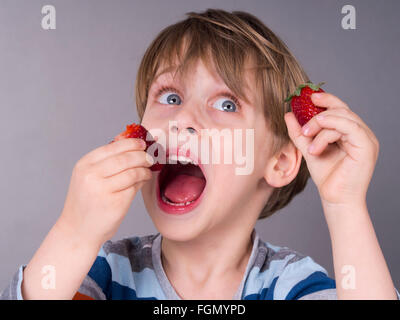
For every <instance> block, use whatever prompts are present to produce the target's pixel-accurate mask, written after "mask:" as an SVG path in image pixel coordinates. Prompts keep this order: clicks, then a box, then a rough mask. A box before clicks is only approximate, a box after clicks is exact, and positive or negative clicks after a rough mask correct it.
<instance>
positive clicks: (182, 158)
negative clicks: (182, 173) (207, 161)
mask: <svg viewBox="0 0 400 320" xmlns="http://www.w3.org/2000/svg"><path fill="white" fill-rule="evenodd" d="M168 160H169V163H170V161H174V163H175V162H176V163H177V162H178V161H179V163H181V164H188V163H192V164H196V165H197V163H196V162H195V161H193V160H192V159H190V158H188V157H185V156H181V155H180V156H178V155H176V154H171V155H170V156H169V157H168Z"/></svg>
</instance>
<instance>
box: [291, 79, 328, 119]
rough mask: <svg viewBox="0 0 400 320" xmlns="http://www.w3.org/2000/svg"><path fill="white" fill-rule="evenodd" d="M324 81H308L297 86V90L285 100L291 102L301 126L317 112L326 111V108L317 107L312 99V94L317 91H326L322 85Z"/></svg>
mask: <svg viewBox="0 0 400 320" xmlns="http://www.w3.org/2000/svg"><path fill="white" fill-rule="evenodd" d="M323 84H324V82H320V83H318V84H317V85H315V84H313V83H312V82H306V83H304V84H301V85H299V86H298V87H297V89H296V91H295V92H294V93H292V94H291V95H289V97H287V98H286V100H285V102H290V106H291V107H292V111H293V114H294V115H295V116H296V119H297V121H298V122H299V123H300V125H301V126H303V125H305V124H306V123H307V122H308V121H309V120H310V119H311V118H312V117H314V116H315V115H316V114H318V113H320V112H322V111H325V110H326V108H321V107H317V106H316V105H315V104H314V103H313V102H312V101H311V95H312V94H313V93H316V92H325V91H324V90H322V89H321V88H320V87H321V86H322V85H323Z"/></svg>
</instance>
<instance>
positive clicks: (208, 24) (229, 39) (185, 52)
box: [135, 9, 310, 219]
mask: <svg viewBox="0 0 400 320" xmlns="http://www.w3.org/2000/svg"><path fill="white" fill-rule="evenodd" d="M187 16H188V17H187V18H186V19H185V20H182V21H180V22H178V23H175V24H173V25H171V26H168V27H166V28H165V29H164V30H162V31H161V32H160V33H159V34H158V36H157V37H156V38H155V39H154V40H153V42H152V43H151V44H150V46H149V47H148V48H147V50H146V52H145V53H144V56H143V59H142V61H141V63H140V66H139V69H138V74H137V78H136V84H135V94H136V106H137V111H138V115H139V118H140V119H142V117H143V114H144V111H145V108H146V104H147V97H148V93H149V89H150V86H151V84H152V82H153V80H154V78H155V76H156V75H157V72H159V71H160V70H159V69H160V68H161V66H163V65H165V66H169V67H170V68H171V69H173V66H174V61H175V59H176V58H177V59H178V61H179V62H180V64H179V65H178V66H175V67H176V72H183V73H184V72H186V71H187V70H188V69H189V68H190V65H191V64H192V63H193V62H194V61H196V60H197V59H198V58H201V59H203V60H204V61H205V62H206V65H207V66H209V65H210V63H209V62H210V60H209V59H212V62H213V63H214V65H215V68H216V71H217V72H218V75H219V76H220V77H221V78H222V80H223V81H224V82H225V84H226V85H227V86H228V88H229V89H231V90H232V92H234V93H235V94H236V95H237V96H239V97H240V98H242V99H245V100H247V99H246V97H245V95H244V92H243V83H244V82H243V74H244V70H243V66H244V64H245V61H246V59H248V58H249V57H252V59H253V61H254V62H255V69H256V73H255V75H256V81H257V85H258V87H259V88H260V89H261V92H260V93H262V94H261V97H260V99H261V103H262V106H263V110H264V115H265V119H266V120H267V121H266V123H267V124H268V125H269V126H270V129H271V131H272V133H273V135H274V139H273V147H272V154H275V153H276V152H278V151H279V150H280V149H281V148H282V147H283V146H285V145H286V144H287V143H288V142H289V141H290V138H289V135H288V132H287V128H286V124H285V121H284V114H285V113H286V112H288V111H290V106H289V105H288V103H285V102H284V100H285V98H286V96H287V95H288V93H289V92H293V91H294V90H295V89H296V87H297V86H298V85H299V84H301V83H304V82H307V81H309V78H308V77H307V75H306V74H305V72H304V70H303V69H302V68H301V66H300V64H299V63H298V62H297V60H296V58H295V57H294V56H293V54H292V53H291V52H290V51H289V49H288V48H287V46H286V45H285V44H284V43H283V41H282V40H281V39H280V38H279V37H278V36H277V35H275V34H274V33H273V32H272V31H271V30H270V29H269V28H268V27H267V26H265V25H264V24H263V23H262V22H261V21H260V20H259V19H258V18H257V17H255V16H253V15H251V14H249V13H246V12H243V11H233V12H232V13H230V12H227V11H224V10H219V9H207V10H206V11H204V12H201V13H195V12H189V13H187ZM164 71H165V70H164ZM309 177H310V174H309V172H308V169H307V166H306V163H305V161H304V158H302V160H301V165H300V169H299V172H298V174H297V176H296V178H295V179H293V181H292V182H291V183H289V184H288V185H286V186H283V187H280V188H275V189H274V190H273V192H272V194H271V196H270V197H269V199H268V201H267V203H266V205H265V207H264V208H263V210H262V212H261V213H260V215H259V219H262V218H266V217H268V216H270V215H271V214H272V213H274V212H275V211H277V210H279V209H281V208H283V207H284V206H286V205H287V204H288V203H289V202H290V201H291V199H292V198H293V197H294V196H295V195H296V194H298V193H299V192H301V191H302V190H303V189H304V188H305V186H306V183H307V180H308V178H309Z"/></svg>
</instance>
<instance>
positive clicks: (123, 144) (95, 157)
mask: <svg viewBox="0 0 400 320" xmlns="http://www.w3.org/2000/svg"><path fill="white" fill-rule="evenodd" d="M145 149H146V143H145V142H144V141H143V140H142V139H137V138H126V139H123V140H119V141H115V142H113V143H109V144H106V145H103V146H101V147H98V148H97V149H94V150H92V151H91V152H89V153H88V154H86V155H85V156H84V159H85V161H87V162H88V163H90V164H93V163H96V162H99V161H101V160H103V159H106V158H108V157H111V156H113V155H115V154H118V153H122V152H126V151H134V150H145Z"/></svg>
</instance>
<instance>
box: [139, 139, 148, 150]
mask: <svg viewBox="0 0 400 320" xmlns="http://www.w3.org/2000/svg"><path fill="white" fill-rule="evenodd" d="M140 143H141V145H142V147H143V148H146V146H147V144H146V141H144V140H143V139H140Z"/></svg>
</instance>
